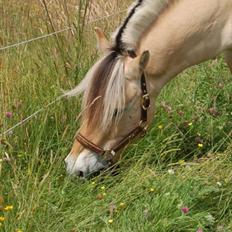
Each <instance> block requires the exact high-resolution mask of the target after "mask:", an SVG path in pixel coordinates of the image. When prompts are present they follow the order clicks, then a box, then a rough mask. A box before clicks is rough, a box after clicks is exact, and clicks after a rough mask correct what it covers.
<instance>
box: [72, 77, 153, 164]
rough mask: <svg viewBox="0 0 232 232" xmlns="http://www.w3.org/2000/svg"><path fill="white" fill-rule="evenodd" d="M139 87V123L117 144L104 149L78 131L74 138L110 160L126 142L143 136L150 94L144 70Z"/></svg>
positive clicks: (145, 129) (145, 128)
mask: <svg viewBox="0 0 232 232" xmlns="http://www.w3.org/2000/svg"><path fill="white" fill-rule="evenodd" d="M140 87H141V103H140V109H141V113H140V122H139V125H138V126H137V127H136V128H135V129H133V130H132V131H131V132H130V133H129V134H128V135H127V136H126V137H125V138H123V139H122V140H121V141H119V143H118V144H116V145H115V146H113V147H112V148H111V149H109V150H104V149H103V148H101V147H99V146H98V145H96V144H94V143H92V142H91V141H89V140H88V139H87V138H85V137H84V136H83V135H82V134H80V133H78V134H77V136H76V140H77V141H78V142H79V143H80V144H81V145H82V146H83V147H84V148H86V149H88V150H90V151H93V152H95V153H96V154H98V155H100V156H101V157H103V158H104V159H105V160H107V161H109V162H111V161H112V160H113V159H114V158H115V155H116V154H117V153H118V151H120V150H121V149H122V148H123V147H125V146H126V145H127V144H128V143H130V142H131V140H133V139H134V138H136V137H137V136H138V135H142V136H144V135H145V134H146V131H147V112H148V109H149V107H150V96H149V94H148V91H147V83H146V78H145V74H144V72H143V73H142V76H141V79H140Z"/></svg>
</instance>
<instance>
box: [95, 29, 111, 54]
mask: <svg viewBox="0 0 232 232" xmlns="http://www.w3.org/2000/svg"><path fill="white" fill-rule="evenodd" d="M94 30H95V33H96V37H97V46H98V49H99V50H100V52H102V53H106V52H107V51H108V49H109V48H110V43H109V41H108V40H107V38H106V36H105V34H104V32H103V31H102V29H100V28H99V27H95V28H94Z"/></svg>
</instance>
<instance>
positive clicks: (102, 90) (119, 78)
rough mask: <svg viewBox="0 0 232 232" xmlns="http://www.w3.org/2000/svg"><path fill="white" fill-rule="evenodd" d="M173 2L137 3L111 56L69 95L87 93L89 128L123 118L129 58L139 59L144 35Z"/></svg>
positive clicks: (141, 0) (85, 104) (116, 34)
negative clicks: (125, 63)
mask: <svg viewBox="0 0 232 232" xmlns="http://www.w3.org/2000/svg"><path fill="white" fill-rule="evenodd" d="M170 1H171V0H137V1H135V2H134V3H133V4H132V5H131V7H130V8H129V10H128V15H127V17H126V19H125V20H124V22H123V23H122V25H121V26H120V27H119V28H118V29H117V30H116V31H115V32H114V33H113V36H112V42H111V44H112V46H111V48H109V52H108V54H107V55H105V56H104V57H103V58H101V59H100V60H99V61H98V62H97V63H96V64H95V65H94V66H93V67H92V68H91V69H90V71H89V72H88V73H87V75H86V77H85V78H84V79H83V80H82V82H81V83H80V84H79V85H78V86H77V87H76V88H75V89H73V90H71V91H69V92H68V93H67V94H66V95H67V96H76V95H79V94H81V93H84V99H83V109H84V113H83V120H84V121H85V122H86V124H87V125H88V127H89V128H91V129H92V128H93V127H96V126H98V127H101V128H102V129H106V128H109V126H110V125H111V124H112V122H113V121H114V122H115V121H119V119H120V118H121V115H122V109H124V107H125V78H124V59H125V57H126V56H127V55H129V56H131V57H132V58H134V57H135V56H136V55H135V53H136V49H137V46H138V43H139V40H140V38H141V36H142V35H143V33H144V32H145V30H146V29H147V28H148V27H149V26H150V25H151V24H152V23H153V22H154V21H155V20H156V19H157V17H158V16H159V15H160V12H161V11H162V10H163V9H164V8H165V7H166V6H167V5H168V2H170ZM115 109H117V112H116V114H115ZM93 118H94V120H92V119H93ZM96 122H98V123H99V124H98V125H97V124H96Z"/></svg>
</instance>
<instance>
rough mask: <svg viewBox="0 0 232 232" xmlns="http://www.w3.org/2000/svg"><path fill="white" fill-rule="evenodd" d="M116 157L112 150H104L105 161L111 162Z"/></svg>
mask: <svg viewBox="0 0 232 232" xmlns="http://www.w3.org/2000/svg"><path fill="white" fill-rule="evenodd" d="M115 155H116V152H115V151H114V150H106V151H105V152H104V156H105V157H106V159H107V160H111V159H112V158H113V157H114V156H115Z"/></svg>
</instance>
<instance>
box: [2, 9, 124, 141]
mask: <svg viewBox="0 0 232 232" xmlns="http://www.w3.org/2000/svg"><path fill="white" fill-rule="evenodd" d="M124 12H126V10H122V11H119V12H116V13H113V14H110V15H106V16H103V17H100V18H97V19H94V20H91V21H89V22H87V24H90V25H91V24H93V23H96V22H99V21H101V20H104V19H107V18H110V17H112V16H115V15H119V14H122V13H124ZM72 29H74V27H67V28H64V29H62V30H59V31H55V32H52V33H49V34H46V35H41V36H39V37H36V38H32V39H29V40H25V41H21V42H18V43H15V44H11V45H7V46H5V47H1V48H0V51H3V50H6V49H10V48H14V47H18V46H20V45H24V44H28V43H31V42H33V41H38V40H41V39H45V38H48V37H51V36H53V35H57V34H59V33H62V32H65V31H69V30H72ZM65 96H66V95H65V94H62V95H61V96H59V97H57V98H56V99H55V100H53V101H52V102H50V103H48V104H47V105H46V106H44V107H42V108H40V109H39V110H37V111H36V112H34V113H33V114H31V115H30V116H28V117H27V118H25V119H23V120H22V121H20V122H18V123H17V124H15V125H14V126H12V127H11V128H9V129H7V130H6V131H4V132H2V133H1V134H0V137H3V136H6V135H8V134H11V133H12V132H13V131H14V130H15V129H16V128H18V127H19V126H22V125H24V124H25V123H26V122H28V121H29V120H31V119H32V118H35V116H37V115H38V114H39V113H41V112H42V111H44V110H45V109H47V108H49V107H50V106H52V105H54V104H55V103H56V102H58V101H60V100H61V99H62V98H64V97H65Z"/></svg>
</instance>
